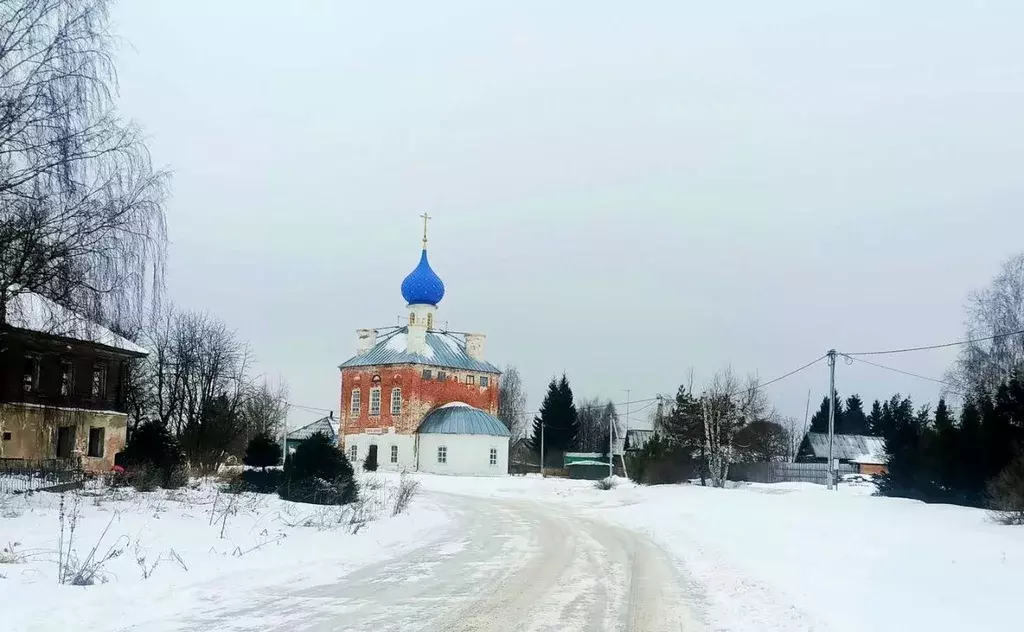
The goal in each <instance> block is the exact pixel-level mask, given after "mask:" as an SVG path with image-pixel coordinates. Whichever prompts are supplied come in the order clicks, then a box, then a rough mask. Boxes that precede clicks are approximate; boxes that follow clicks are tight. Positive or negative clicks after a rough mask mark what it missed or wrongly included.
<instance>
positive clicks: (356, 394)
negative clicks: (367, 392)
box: [349, 388, 363, 417]
mask: <svg viewBox="0 0 1024 632" xmlns="http://www.w3.org/2000/svg"><path fill="white" fill-rule="evenodd" d="M362 399H363V392H362V391H360V390H359V389H358V388H354V389H352V399H351V402H350V404H349V414H351V415H353V416H354V417H358V416H359V412H360V408H361V406H360V405H361V404H362Z"/></svg>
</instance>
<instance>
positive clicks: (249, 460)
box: [242, 432, 281, 468]
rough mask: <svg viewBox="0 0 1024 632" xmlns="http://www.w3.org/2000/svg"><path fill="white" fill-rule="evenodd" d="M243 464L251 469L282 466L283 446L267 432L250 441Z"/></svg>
mask: <svg viewBox="0 0 1024 632" xmlns="http://www.w3.org/2000/svg"><path fill="white" fill-rule="evenodd" d="M242 463H244V464H246V465H248V466H249V467H263V468H267V467H272V466H274V465H280V464H281V444H280V443H278V442H277V440H275V439H274V438H273V437H271V436H270V435H269V434H267V433H265V432H261V433H259V434H257V435H256V436H254V437H253V438H252V439H249V445H247V446H246V448H245V456H244V457H242Z"/></svg>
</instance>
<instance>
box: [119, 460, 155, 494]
mask: <svg viewBox="0 0 1024 632" xmlns="http://www.w3.org/2000/svg"><path fill="white" fill-rule="evenodd" d="M119 476H120V477H121V479H122V480H123V481H124V484H125V485H129V486H131V487H134V488H135V491H139V492H151V491H153V490H155V489H156V488H157V487H160V482H161V479H162V478H163V474H162V473H161V471H160V470H158V469H156V468H155V467H152V466H150V465H138V466H135V467H132V468H131V469H128V470H125V472H124V473H123V474H120V475H119Z"/></svg>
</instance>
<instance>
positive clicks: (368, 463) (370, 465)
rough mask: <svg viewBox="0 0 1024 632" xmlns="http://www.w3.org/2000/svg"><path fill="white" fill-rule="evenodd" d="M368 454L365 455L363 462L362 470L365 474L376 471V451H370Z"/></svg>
mask: <svg viewBox="0 0 1024 632" xmlns="http://www.w3.org/2000/svg"><path fill="white" fill-rule="evenodd" d="M369 452H370V453H369V454H367V455H366V459H365V460H364V461H363V470H365V471H367V472H376V471H377V451H376V450H370V451H369Z"/></svg>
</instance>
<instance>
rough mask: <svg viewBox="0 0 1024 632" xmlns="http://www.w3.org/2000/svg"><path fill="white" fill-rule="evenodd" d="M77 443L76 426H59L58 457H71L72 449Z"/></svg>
mask: <svg viewBox="0 0 1024 632" xmlns="http://www.w3.org/2000/svg"><path fill="white" fill-rule="evenodd" d="M74 445H75V428H74V426H61V427H60V428H57V458H58V459H70V458H71V449H72V447H73V446H74Z"/></svg>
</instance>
